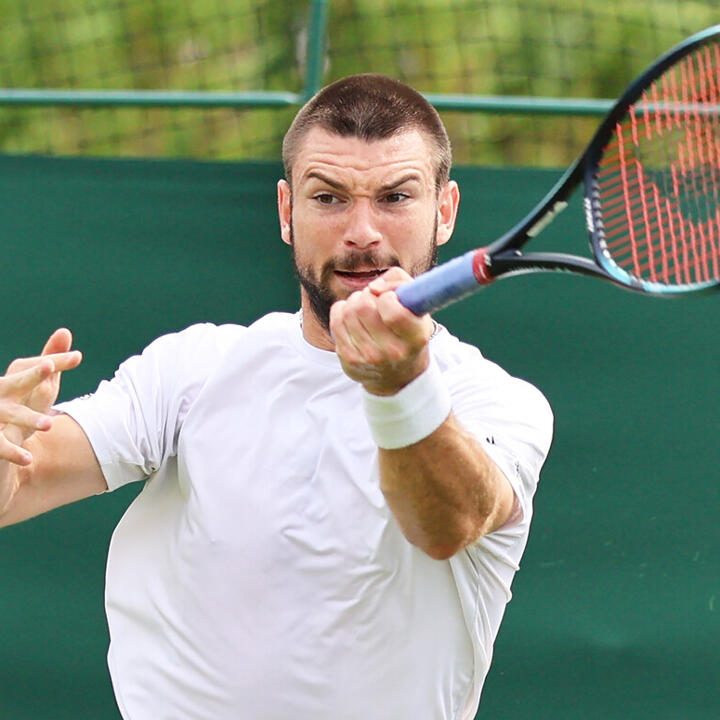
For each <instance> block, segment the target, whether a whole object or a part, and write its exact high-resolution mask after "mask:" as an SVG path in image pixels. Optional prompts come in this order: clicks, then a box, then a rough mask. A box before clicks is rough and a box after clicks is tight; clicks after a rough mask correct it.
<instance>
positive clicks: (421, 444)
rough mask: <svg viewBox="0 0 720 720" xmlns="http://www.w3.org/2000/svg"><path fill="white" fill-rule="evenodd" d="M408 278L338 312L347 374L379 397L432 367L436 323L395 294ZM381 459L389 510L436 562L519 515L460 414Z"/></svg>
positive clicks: (378, 287)
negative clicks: (431, 347) (431, 342)
mask: <svg viewBox="0 0 720 720" xmlns="http://www.w3.org/2000/svg"><path fill="white" fill-rule="evenodd" d="M407 279H409V278H408V276H407V275H406V274H405V273H404V272H403V271H401V270H399V269H395V268H394V269H392V270H390V271H388V272H387V273H386V274H385V276H384V277H383V278H380V279H379V280H376V281H374V282H373V283H372V284H371V285H370V287H369V288H366V289H365V290H363V291H362V292H359V293H355V294H353V295H352V296H351V297H350V298H349V299H348V300H347V301H342V302H339V303H336V304H335V305H334V306H333V309H332V312H331V324H330V329H331V332H332V334H333V337H334V339H335V348H336V352H337V354H338V356H339V358H340V361H341V363H342V365H343V368H344V369H345V372H346V373H347V374H348V375H349V376H350V377H351V378H353V379H354V380H356V381H357V382H359V383H361V384H362V385H363V387H364V388H365V389H366V390H367V391H368V392H369V393H370V394H371V395H374V396H380V397H382V396H394V395H396V394H397V393H398V392H399V391H400V390H402V389H403V388H405V387H407V386H409V385H410V383H412V381H413V380H415V379H416V378H419V377H420V376H421V375H422V374H423V373H424V372H425V371H426V370H427V369H428V365H429V351H428V342H429V339H430V336H431V334H432V321H431V320H430V319H429V318H428V317H427V316H426V317H424V318H416V317H415V316H414V315H413V314H412V313H410V312H409V311H408V310H406V309H405V308H404V307H402V305H401V304H400V303H399V301H398V299H397V296H396V295H395V293H393V292H389V291H390V290H392V289H394V288H395V287H397V286H398V285H399V284H400V283H401V282H405V281H407ZM379 458H380V483H381V489H382V490H383V493H384V495H385V498H386V500H387V503H388V506H389V507H390V509H391V510H392V511H393V514H394V515H395V517H396V519H397V521H398V523H399V525H400V527H401V529H402V531H403V533H404V534H405V537H407V539H408V540H409V541H410V542H412V543H413V544H415V545H417V546H418V547H420V548H421V549H422V550H423V551H424V552H426V553H427V554H428V555H430V556H431V557H433V558H437V559H445V558H448V557H451V556H452V555H454V554H455V553H456V552H458V551H459V550H461V549H462V548H464V547H466V546H467V545H469V544H470V543H472V542H474V541H476V540H477V539H478V538H479V537H481V536H482V535H484V534H487V533H489V532H492V531H493V530H495V529H497V528H499V527H501V526H502V525H503V524H504V523H505V522H507V520H508V519H509V517H510V515H511V513H512V509H513V504H514V492H513V489H512V486H511V485H510V482H509V481H508V479H507V478H506V477H505V475H504V474H503V473H502V472H501V471H500V470H499V469H498V468H497V466H496V465H495V463H494V462H493V461H492V460H491V459H490V457H489V456H488V455H487V454H486V453H485V451H484V450H483V448H482V447H481V445H480V443H478V442H477V441H476V440H475V439H474V437H472V436H471V435H470V434H469V433H467V432H466V431H464V430H463V428H462V427H461V426H460V425H459V423H458V422H457V421H456V420H455V418H454V417H453V415H452V413H450V414H449V415H447V416H446V417H445V419H444V420H443V421H442V422H441V424H440V425H439V427H436V428H435V429H433V430H432V432H430V433H429V434H427V435H426V436H424V437H422V438H419V439H417V440H416V441H414V442H411V443H409V444H408V445H406V446H403V447H393V448H391V449H385V448H382V447H381V448H380V450H379Z"/></svg>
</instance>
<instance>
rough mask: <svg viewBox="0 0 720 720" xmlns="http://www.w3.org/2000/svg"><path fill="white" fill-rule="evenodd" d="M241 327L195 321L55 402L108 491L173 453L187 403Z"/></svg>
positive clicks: (150, 469)
mask: <svg viewBox="0 0 720 720" xmlns="http://www.w3.org/2000/svg"><path fill="white" fill-rule="evenodd" d="M241 329H242V328H240V326H231V325H225V326H220V327H217V326H215V325H211V324H198V325H193V326H191V327H189V328H187V329H186V330H183V331H181V332H178V333H172V334H169V335H164V336H162V337H160V338H158V339H157V340H155V341H154V342H152V343H151V344H150V345H148V346H147V347H146V348H145V350H144V351H143V352H142V353H141V354H140V355H135V356H133V357H131V358H129V359H128V360H126V361H125V362H123V363H122V364H121V365H120V367H119V368H118V369H117V371H116V373H115V375H114V377H113V378H112V379H111V380H103V381H102V382H101V383H100V385H99V386H98V388H97V390H96V391H95V392H94V393H92V394H91V395H86V396H84V397H80V398H77V399H75V400H71V401H69V402H65V403H61V404H59V405H57V406H56V408H55V409H56V410H57V411H59V412H63V413H65V414H67V415H69V416H70V417H72V418H73V419H74V420H75V421H76V422H77V423H78V424H79V425H80V426H81V427H82V429H83V431H84V432H85V434H86V435H87V437H88V439H89V441H90V444H91V445H92V447H93V450H94V452H95V454H96V456H97V458H98V461H99V463H100V467H101V468H102V471H103V473H104V475H105V480H106V481H107V484H108V488H109V489H110V490H115V489H116V488H119V487H121V486H122V485H125V484H127V483H130V482H134V481H137V480H143V479H145V478H147V477H149V476H150V475H152V473H153V472H155V471H156V470H157V469H158V468H159V467H160V465H161V464H162V463H163V462H164V461H165V460H166V459H167V458H168V457H171V456H174V455H175V454H176V452H177V439H178V434H179V431H180V428H181V427H182V422H183V420H184V418H185V416H186V414H187V412H188V410H189V408H190V407H191V406H192V403H193V401H194V400H195V398H196V397H197V395H198V393H199V392H200V391H201V389H202V387H203V385H204V383H205V382H206V380H207V377H208V376H209V374H210V372H212V369H213V367H214V366H215V364H216V363H217V362H218V361H219V360H220V359H221V358H222V357H223V356H224V354H225V353H226V352H227V350H228V348H229V347H230V346H231V344H232V342H234V341H235V339H236V337H237V333H238V331H240V330H241Z"/></svg>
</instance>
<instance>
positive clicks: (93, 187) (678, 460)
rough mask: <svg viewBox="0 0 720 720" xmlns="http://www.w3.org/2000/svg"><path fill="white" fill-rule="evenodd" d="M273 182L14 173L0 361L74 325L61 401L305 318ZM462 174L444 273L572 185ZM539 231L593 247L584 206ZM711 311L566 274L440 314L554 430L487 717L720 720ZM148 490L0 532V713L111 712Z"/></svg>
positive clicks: (4, 173) (231, 173) (118, 167)
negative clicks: (126, 592)
mask: <svg viewBox="0 0 720 720" xmlns="http://www.w3.org/2000/svg"><path fill="white" fill-rule="evenodd" d="M278 173H279V167H278V166H275V165H247V164H244V165H235V164H203V163H189V162H134V161H102V160H98V161H92V160H60V159H54V160H53V159H41V158H7V157H6V158H0V184H1V187H0V207H1V208H2V223H1V224H0V235H1V237H2V243H1V244H0V263H1V266H0V267H1V274H0V328H1V329H2V333H1V336H0V337H1V340H0V363H1V364H2V366H3V367H5V366H6V365H7V362H9V361H10V360H11V359H12V358H13V357H15V356H18V355H27V354H34V353H36V352H37V351H38V350H39V349H40V347H41V346H42V344H43V342H44V340H45V338H46V336H47V335H48V334H49V333H50V332H51V331H52V330H53V329H54V328H56V327H58V326H63V325H64V326H67V327H70V328H71V329H72V330H73V331H74V333H75V337H76V346H77V347H79V348H80V349H82V350H83V351H84V353H85V362H84V364H83V366H82V367H81V368H80V369H78V370H76V371H74V372H72V373H69V374H67V375H66V377H65V382H64V387H63V393H62V398H69V397H72V396H75V395H77V394H82V393H85V392H90V391H92V390H93V389H94V388H95V386H96V385H97V383H98V381H99V380H100V379H101V378H103V377H108V376H110V375H111V374H112V372H113V371H114V369H115V367H116V366H117V364H118V363H119V362H120V361H121V360H123V359H124V358H125V357H127V356H128V355H130V354H133V353H136V352H138V351H140V350H141V349H142V348H143V346H144V345H145V344H146V343H147V342H149V341H150V340H151V339H153V338H155V337H156V336H158V335H160V334H162V333H165V332H169V331H173V330H177V329H180V328H182V327H185V326H187V325H189V324H190V323H193V322H197V321H208V320H209V321H213V322H217V323H220V322H240V323H247V322H250V321H251V320H253V319H254V318H256V317H257V316H258V315H260V314H262V313H263V312H265V311H267V310H271V309H295V307H296V305H297V295H298V294H297V290H296V288H295V283H294V279H293V275H292V272H291V269H290V261H289V255H288V250H287V247H286V246H285V245H283V244H282V242H281V241H280V238H279V233H278V228H277V220H276V217H275V180H276V178H277V177H278ZM455 177H456V178H457V179H458V180H459V181H460V182H461V187H462V189H463V202H462V204H461V213H460V221H459V226H458V229H457V232H456V237H455V239H454V240H453V242H451V243H450V244H449V245H448V246H446V247H445V248H443V254H442V255H441V259H442V258H448V257H450V256H451V255H453V254H457V253H459V252H461V251H462V250H465V249H468V248H470V247H473V246H475V245H477V244H481V243H483V242H486V241H489V240H492V239H493V237H494V236H495V235H496V234H498V233H500V232H502V231H504V230H505V229H506V228H507V226H508V225H509V224H510V223H513V222H514V221H515V220H516V219H517V218H518V215H519V214H521V213H524V212H525V211H526V210H527V209H529V207H530V206H531V205H533V204H534V203H535V201H536V200H537V199H539V197H540V196H541V195H542V194H543V193H544V192H545V190H546V189H547V187H548V186H549V184H550V183H551V182H553V181H554V180H555V179H556V177H557V174H556V173H552V172H547V171H524V170H503V171H499V170H491V169H459V170H457V171H456V172H455ZM541 238H542V239H541V240H539V241H538V242H539V243H541V244H543V245H545V246H553V247H555V248H558V247H560V246H563V247H565V248H571V247H574V248H575V250H576V251H578V252H583V251H584V250H585V247H586V240H585V232H584V229H583V223H582V217H581V213H580V210H579V203H576V204H575V205H574V206H571V208H570V209H569V210H568V211H567V212H566V213H565V215H564V216H562V217H561V218H559V219H558V220H557V221H556V224H555V226H553V227H552V228H551V229H550V230H548V231H547V232H546V233H545V234H544V235H543V236H541ZM719 315H720V296H714V295H710V296H704V297H690V298H683V299H677V300H658V299H649V298H645V297H640V296H636V295H634V294H631V293H629V292H623V291H620V290H618V289H616V288H613V287H610V286H608V285H606V284H604V283H601V282H599V281H596V280H590V279H586V278H575V277H571V276H559V275H552V276H551V275H543V276H537V275H536V276H525V277H521V278H517V279H511V280H505V281H502V282H500V283H498V284H497V285H496V286H495V287H493V288H491V289H488V290H486V291H484V292H483V293H481V294H479V295H477V296H475V297H474V298H471V299H469V300H466V301H465V302H464V303H462V304H460V305H459V306H456V307H454V308H452V309H448V310H445V311H443V312H442V313H440V314H439V316H438V319H439V320H441V321H442V322H443V323H445V324H446V325H448V326H449V327H450V328H451V330H453V331H454V332H455V333H456V334H458V335H460V336H461V337H462V338H464V339H466V340H469V341H471V342H473V343H475V344H477V345H479V346H480V348H481V349H482V350H483V351H484V353H485V354H486V355H487V356H488V357H490V358H491V359H494V360H496V361H498V362H500V363H501V364H502V365H504V366H505V367H506V368H507V369H508V370H510V371H511V372H512V373H514V374H516V375H520V376H522V377H525V378H527V379H529V380H531V381H532V382H534V383H535V384H536V385H538V386H539V387H540V388H541V389H542V390H543V391H544V392H545V394H546V395H547V396H548V398H549V399H550V401H551V403H552V405H553V408H554V410H555V414H556V439H555V444H554V447H553V450H552V453H551V455H550V458H549V460H548V463H547V465H546V468H545V472H544V475H543V480H542V483H541V486H540V489H539V493H538V496H537V501H536V515H535V520H534V525H533V531H532V534H531V538H530V543H529V546H528V549H527V552H526V555H525V558H524V561H523V566H522V569H521V572H520V573H519V575H518V576H517V578H516V581H515V584H514V588H513V589H514V593H515V598H514V599H513V601H512V602H511V604H510V605H509V608H508V611H507V615H506V619H505V622H504V624H503V627H502V628H501V630H500V636H499V639H498V642H497V645H496V654H495V662H494V665H493V668H492V669H491V671H490V674H489V677H488V680H487V683H486V686H485V691H484V695H483V700H482V703H481V706H480V713H479V717H481V718H490V719H493V718H504V719H505V720H514V719H518V720H519V719H523V720H525V719H527V720H543V719H545V718H547V719H549V720H561V719H567V720H578V719H583V720H585V719H594V718H597V719H598V720H614V719H616V718H617V719H622V720H640V719H644V718H647V719H648V720H649V719H651V718H652V720H658V719H661V720H664V719H668V720H670V719H672V720H686V719H690V718H693V719H695V718H697V719H698V720H700V719H702V720H706V719H708V718H717V717H720V530H718V522H719V521H720V503H719V497H718V495H719V493H718V487H720V468H719V465H720V462H719V461H720V441H719V440H718V437H717V436H718V428H719V420H720V408H719V407H718V402H719V401H720V382H719V381H720V363H719V362H718V350H719V349H720V338H719V336H720V333H719V332H718V324H717V317H718V316H719ZM135 492H136V489H133V488H131V489H126V490H122V491H119V492H117V493H115V494H112V495H106V496H103V497H98V498H93V499H91V500H88V501H86V502H84V503H80V504H78V505H75V506H71V507H68V508H63V509H60V510H58V511H55V512H53V513H50V514H48V515H46V516H44V517H42V518H39V519H36V520H33V521H30V522H28V523H25V524H23V525H20V526H17V527H13V528H9V529H6V530H3V531H2V532H0V718H3V719H8V720H41V719H42V720H47V719H49V718H53V720H69V719H70V718H72V719H73V720H76V719H77V718H92V719H97V720H103V719H105V718H107V719H108V720H109V719H113V718H114V719H115V720H117V718H118V717H119V716H118V713H117V710H116V709H115V706H114V702H113V698H112V692H111V688H110V683H109V679H108V675H107V670H106V667H105V649H106V644H107V631H106V627H105V620H104V615H103V576H104V560H105V554H106V549H107V545H108V540H109V537H110V533H111V531H112V528H113V526H114V523H115V522H116V521H117V520H118V518H119V517H120V515H121V514H122V512H123V510H124V508H125V507H126V506H127V504H128V502H129V501H130V499H131V498H132V497H133V496H134V493H135ZM208 720H210V719H208ZM299 720H300V719H299ZM303 720H309V719H303ZM423 720H424V719H423Z"/></svg>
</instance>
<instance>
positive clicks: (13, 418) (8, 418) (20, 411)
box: [0, 401, 52, 431]
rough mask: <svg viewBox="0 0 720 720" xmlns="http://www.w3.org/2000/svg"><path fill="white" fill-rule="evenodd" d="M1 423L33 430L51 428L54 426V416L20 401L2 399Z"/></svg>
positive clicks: (0, 404)
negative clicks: (13, 401) (37, 410)
mask: <svg viewBox="0 0 720 720" xmlns="http://www.w3.org/2000/svg"><path fill="white" fill-rule="evenodd" d="M0 423H2V424H3V425H16V426H18V427H22V428H27V429H28V430H33V431H34V430H49V429H50V428H51V427H52V418H51V417H50V416H49V415H44V414H43V413H39V412H35V410H31V409H30V408H29V407H27V406H25V405H22V404H20V403H9V402H3V401H0Z"/></svg>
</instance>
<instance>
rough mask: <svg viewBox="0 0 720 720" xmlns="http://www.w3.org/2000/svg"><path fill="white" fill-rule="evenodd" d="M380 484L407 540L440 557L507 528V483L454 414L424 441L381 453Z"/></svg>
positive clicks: (510, 500)
mask: <svg viewBox="0 0 720 720" xmlns="http://www.w3.org/2000/svg"><path fill="white" fill-rule="evenodd" d="M379 463H380V485H381V489H382V491H383V493H384V495H385V499H386V501H387V503H388V506H389V507H390V509H391V510H392V512H393V514H394V515H395V517H396V519H397V521H398V524H399V525H400V528H401V529H402V531H403V533H404V534H405V536H406V537H407V539H408V540H409V541H410V542H411V543H413V544H414V545H417V546H418V547H420V548H421V549H422V550H424V551H425V552H426V553H427V554H428V555H430V556H431V557H434V558H436V559H444V558H447V557H450V556H452V555H454V554H455V553H456V552H458V551H459V550H461V549H462V548H463V547H465V546H467V545H469V544H470V543H472V542H474V541H475V540H477V539H478V538H479V537H480V536H482V535H484V534H486V533H488V532H491V531H492V530H494V529H496V528H497V527H499V526H500V525H502V524H503V523H504V522H505V521H506V520H507V518H508V517H509V515H510V512H511V510H512V504H513V498H514V495H513V491H512V488H511V487H510V484H509V482H508V480H507V479H506V478H505V476H504V475H503V474H502V473H501V472H500V470H499V469H498V468H497V466H496V465H495V464H494V462H493V461H492V460H491V459H490V458H489V457H488V455H487V454H486V453H485V451H484V450H483V449H482V447H481V445H480V443H479V442H478V441H477V440H476V439H475V438H474V437H473V436H472V435H471V434H470V433H468V432H466V431H465V430H464V429H463V428H462V427H461V426H460V424H459V423H458V422H457V420H456V419H455V418H454V416H453V415H452V414H451V415H450V416H449V417H448V418H447V419H446V420H445V421H444V422H443V423H442V424H441V425H440V427H438V428H437V429H436V430H435V431H434V432H432V433H431V434H430V435H428V436H427V437H425V438H423V439H422V440H420V441H419V442H416V443H414V444H412V445H408V446H406V447H401V448H397V449H393V450H387V449H382V448H381V449H380V450H379Z"/></svg>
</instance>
